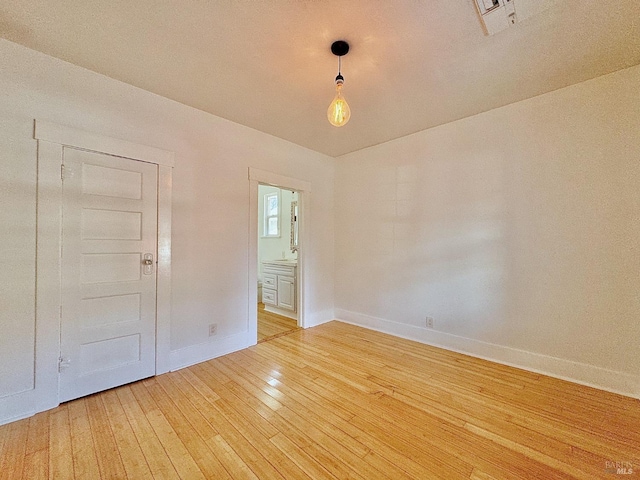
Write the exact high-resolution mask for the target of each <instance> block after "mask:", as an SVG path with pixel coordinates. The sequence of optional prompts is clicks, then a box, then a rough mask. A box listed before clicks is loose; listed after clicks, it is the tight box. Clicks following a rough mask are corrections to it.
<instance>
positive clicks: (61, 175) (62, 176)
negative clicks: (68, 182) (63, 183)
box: [60, 163, 64, 180]
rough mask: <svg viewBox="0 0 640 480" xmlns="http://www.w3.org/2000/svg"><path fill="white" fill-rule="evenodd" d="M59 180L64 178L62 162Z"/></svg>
mask: <svg viewBox="0 0 640 480" xmlns="http://www.w3.org/2000/svg"><path fill="white" fill-rule="evenodd" d="M60 180H64V163H63V164H61V165H60Z"/></svg>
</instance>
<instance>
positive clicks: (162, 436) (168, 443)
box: [131, 383, 206, 480]
mask: <svg viewBox="0 0 640 480" xmlns="http://www.w3.org/2000/svg"><path fill="white" fill-rule="evenodd" d="M131 391H132V392H133V394H134V396H135V397H136V400H137V402H138V404H139V405H140V408H141V409H142V411H143V412H144V414H145V416H146V417H147V420H148V421H149V423H150V424H151V426H152V427H153V430H154V431H155V433H156V435H157V436H158V439H159V440H160V442H161V443H162V446H163V448H164V451H165V452H166V454H167V456H168V457H169V459H170V460H171V463H172V464H173V466H174V467H175V469H176V472H177V473H178V476H179V477H180V478H182V479H185V480H186V479H188V480H191V479H193V480H198V479H204V478H206V477H205V476H204V475H203V473H202V471H201V470H200V469H199V468H198V465H197V464H196V462H195V461H194V459H193V458H192V457H191V455H190V454H189V451H188V450H187V448H186V447H185V446H184V444H183V443H182V441H181V440H180V438H179V437H178V435H177V434H176V432H175V430H174V429H173V428H172V427H171V424H170V423H169V421H168V420H167V419H166V418H165V416H164V415H163V414H162V412H161V411H160V409H159V408H158V406H157V405H156V403H155V402H154V401H153V399H152V398H151V395H150V394H149V393H148V392H147V389H146V387H145V386H144V385H142V383H134V384H132V385H131Z"/></svg>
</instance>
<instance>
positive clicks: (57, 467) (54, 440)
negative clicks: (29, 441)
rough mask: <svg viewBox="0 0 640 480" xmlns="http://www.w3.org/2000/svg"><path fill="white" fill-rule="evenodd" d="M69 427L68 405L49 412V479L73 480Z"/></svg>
mask: <svg viewBox="0 0 640 480" xmlns="http://www.w3.org/2000/svg"><path fill="white" fill-rule="evenodd" d="M72 449H73V447H72V444H71V425H70V422H69V410H68V405H67V404H65V405H60V406H59V407H58V408H55V409H53V410H51V411H50V412H49V478H50V479H52V480H58V479H60V480H69V479H72V478H73V457H72Z"/></svg>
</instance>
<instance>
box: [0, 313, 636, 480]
mask: <svg viewBox="0 0 640 480" xmlns="http://www.w3.org/2000/svg"><path fill="white" fill-rule="evenodd" d="M607 462H630V464H631V465H632V466H631V468H633V470H634V474H633V475H632V476H630V477H626V476H625V477H622V478H635V476H637V475H638V473H637V472H638V470H639V469H640V401H638V400H634V399H630V398H625V397H621V396H618V395H614V394H610V393H606V392H602V391H598V390H594V389H591V388H587V387H583V386H579V385H575V384H571V383H567V382H563V381H561V380H556V379H552V378H549V377H545V376H542V375H537V374H534V373H528V372H524V371H521V370H517V369H514V368H510V367H506V366H501V365H497V364H493V363H490V362H486V361H483V360H478V359H474V358H471V357H466V356H464V355H459V354H456V353H451V352H447V351H444V350H440V349H436V348H433V347H429V346H425V345H421V344H418V343H413V342H410V341H407V340H402V339H398V338H394V337H391V336H388V335H383V334H380V333H376V332H372V331H367V330H364V329H361V328H357V327H353V326H350V325H346V324H343V323H339V322H331V323H329V324H326V325H322V326H319V327H316V328H312V329H308V330H300V331H297V332H294V333H292V334H290V335H286V336H281V337H279V338H276V339H273V340H270V341H268V342H263V343H261V344H258V345H256V346H254V347H252V348H249V349H247V350H244V351H241V352H237V353H233V354H230V355H226V356H224V357H221V358H218V359H215V360H211V361H209V362H206V363H202V364H199V365H195V366H193V367H189V368H186V369H183V370H180V371H178V372H174V373H170V374H166V375H161V376H158V377H155V378H152V379H149V380H146V381H142V382H138V383H134V384H131V385H126V386H123V387H120V388H116V389H113V390H109V391H107V392H103V393H99V394H96V395H92V396H90V397H86V398H83V399H79V400H75V401H72V402H69V403H67V404H64V405H62V406H60V407H58V408H56V409H54V410H50V411H49V412H44V413H41V414H38V415H36V416H34V417H31V418H29V419H25V420H21V421H18V422H15V423H13V424H9V425H5V426H3V427H0V465H1V468H0V478H2V479H19V478H28V479H38V478H52V479H56V480H59V479H65V478H74V477H75V478H88V479H99V478H103V479H106V478H117V479H124V478H129V479H144V478H166V479H175V478H183V479H189V480H192V479H202V478H210V479H234V480H235V479H244V478H252V479H255V478H260V479H269V480H271V479H308V478H313V479H320V478H322V479H325V478H326V479H334V478H353V479H366V480H369V479H378V478H384V479H393V480H398V479H431V478H442V479H474V480H488V479H561V478H580V479H595V478H603V479H611V478H621V477H618V476H616V475H613V474H612V473H608V472H607V468H610V467H611V466H612V465H610V464H608V463H607ZM626 466H629V464H627V465H626Z"/></svg>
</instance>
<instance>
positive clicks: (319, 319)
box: [304, 309, 336, 328]
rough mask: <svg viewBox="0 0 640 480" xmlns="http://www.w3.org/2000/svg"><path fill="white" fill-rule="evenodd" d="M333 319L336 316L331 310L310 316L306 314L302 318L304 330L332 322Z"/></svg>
mask: <svg viewBox="0 0 640 480" xmlns="http://www.w3.org/2000/svg"><path fill="white" fill-rule="evenodd" d="M335 318H336V316H335V312H334V311H333V309H330V310H322V311H320V312H314V313H313V314H310V315H309V314H307V315H306V316H305V317H304V323H305V325H304V328H311V327H317V326H318V325H322V324H323V323H327V322H331V321H332V320H335Z"/></svg>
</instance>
